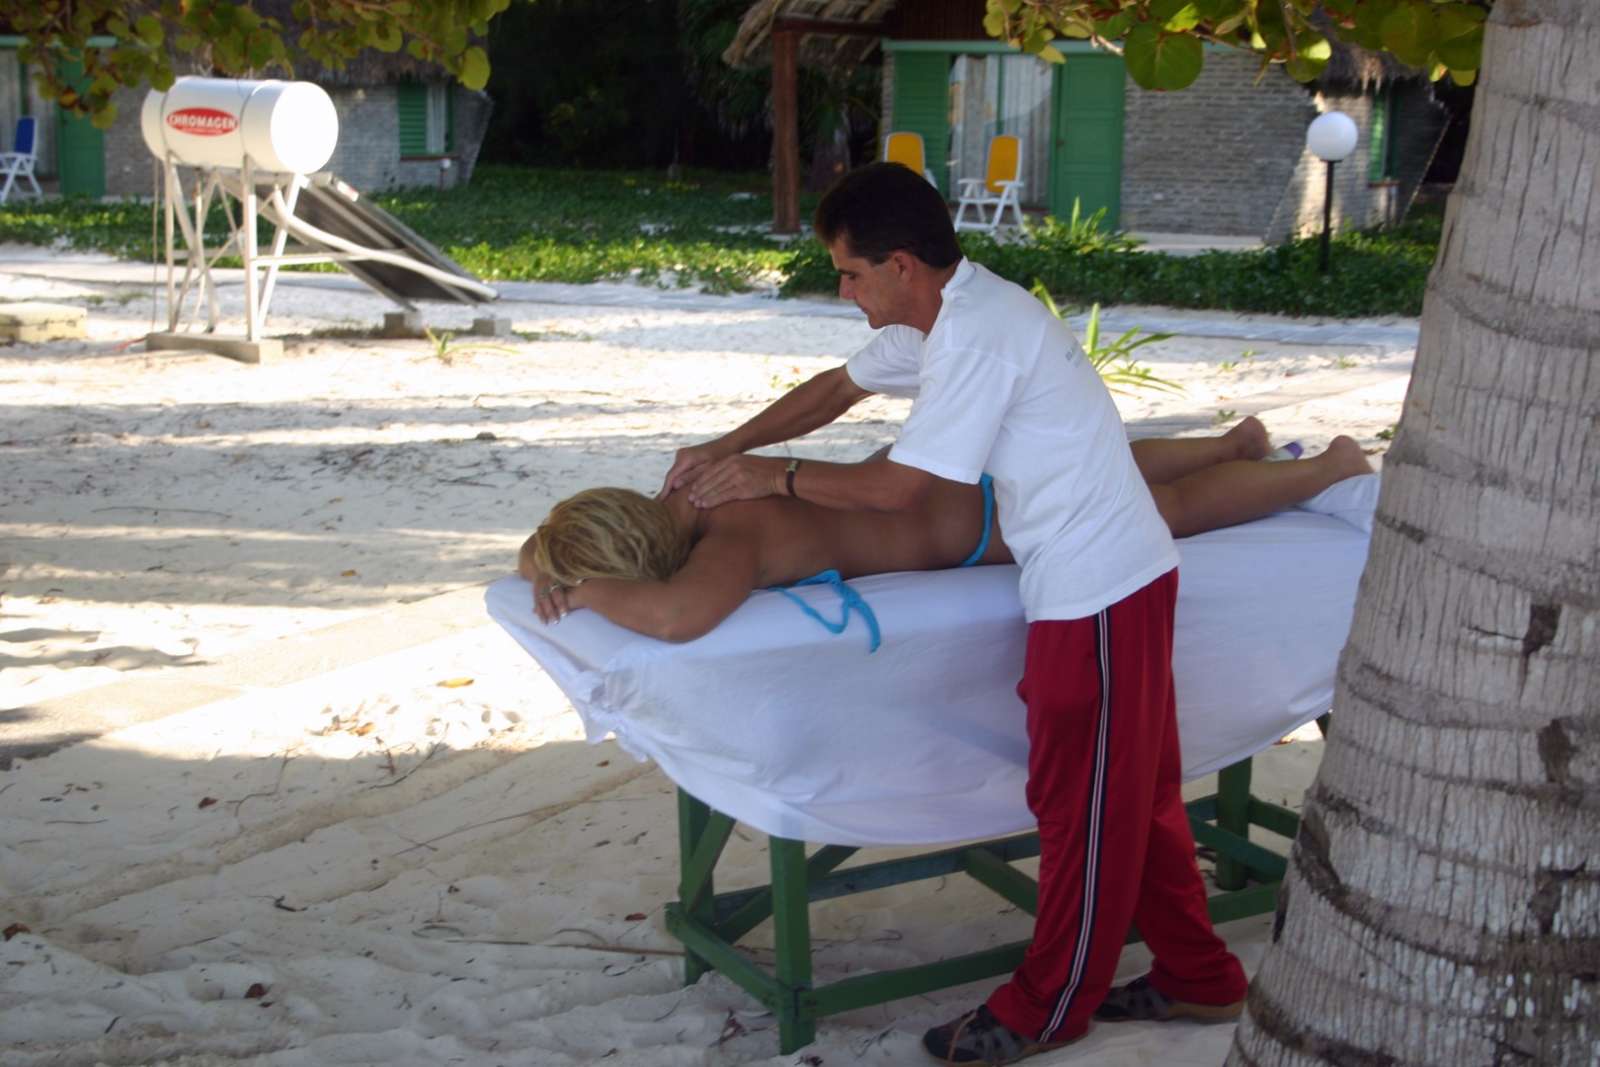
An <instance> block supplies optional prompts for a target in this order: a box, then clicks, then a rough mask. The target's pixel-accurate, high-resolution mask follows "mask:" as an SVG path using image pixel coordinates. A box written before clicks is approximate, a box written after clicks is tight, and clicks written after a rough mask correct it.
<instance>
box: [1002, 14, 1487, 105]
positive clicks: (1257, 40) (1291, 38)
mask: <svg viewBox="0 0 1600 1067" xmlns="http://www.w3.org/2000/svg"><path fill="white" fill-rule="evenodd" d="M1491 6H1492V0H988V11H987V13H986V14H985V16H984V28H985V29H986V30H988V32H989V33H990V34H991V35H992V36H994V37H1001V38H1004V39H1005V40H1008V41H1010V42H1011V43H1012V44H1014V45H1017V46H1018V47H1019V48H1021V49H1022V50H1023V51H1025V52H1032V53H1034V54H1037V55H1040V56H1042V57H1044V58H1045V59H1049V60H1052V61H1059V60H1060V59H1061V58H1062V55H1061V52H1060V50H1058V49H1057V48H1055V47H1054V45H1052V44H1051V42H1052V41H1054V40H1056V39H1058V38H1063V37H1066V38H1075V39H1078V40H1085V39H1087V40H1093V41H1096V42H1098V43H1101V44H1103V45H1106V46H1108V47H1111V48H1114V49H1119V50H1120V51H1121V52H1122V53H1123V56H1124V58H1125V59H1126V61H1127V65H1128V74H1129V75H1130V76H1131V77H1132V78H1133V80H1134V81H1136V82H1137V83H1138V84H1139V85H1141V86H1143V87H1144V88H1146V89H1182V88H1183V87H1184V86H1186V85H1189V84H1190V83H1191V82H1193V81H1194V80H1195V79H1196V78H1197V77H1199V76H1200V69H1201V67H1202V66H1204V64H1205V42H1207V41H1210V42H1213V43H1216V44H1224V45H1229V46H1232V47H1235V48H1242V49H1248V50H1249V51H1251V52H1254V53H1255V54H1256V55H1258V56H1260V57H1261V63H1262V69H1263V70H1265V69H1266V68H1267V67H1268V66H1270V65H1271V64H1273V63H1281V64H1283V66H1284V69H1285V70H1286V71H1287V72H1288V73H1289V75H1290V76H1292V77H1293V78H1294V79H1295V80H1297V81H1302V82H1309V81H1312V80H1313V79H1315V78H1316V77H1317V76H1318V75H1319V74H1321V73H1322V70H1323V68H1324V67H1326V66H1327V64H1328V60H1329V59H1330V58H1331V57H1332V55H1333V48H1332V44H1331V42H1330V34H1331V35H1332V37H1333V38H1336V39H1338V40H1340V41H1344V42H1346V43H1348V44H1353V45H1359V46H1360V47H1362V48H1366V49H1369V50H1371V51H1374V52H1378V51H1386V52H1389V53H1390V54H1392V55H1393V56H1394V57H1395V58H1396V59H1398V60H1400V61H1401V62H1402V63H1406V64H1409V65H1410V66H1413V67H1417V68H1419V69H1421V70H1425V71H1427V72H1428V75H1429V77H1431V78H1432V79H1433V80H1435V81H1438V80H1439V79H1440V78H1443V77H1445V76H1446V75H1447V74H1448V75H1449V76H1450V78H1451V79H1452V80H1454V81H1455V82H1456V83H1457V84H1460V85H1469V84H1471V82H1472V81H1473V79H1474V78H1475V77H1476V76H1477V71H1478V65H1479V63H1480V62H1481V57H1482V54H1483V23H1484V19H1485V18H1486V17H1487V16H1488V13H1489V8H1490V7H1491Z"/></svg>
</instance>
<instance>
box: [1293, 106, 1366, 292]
mask: <svg viewBox="0 0 1600 1067" xmlns="http://www.w3.org/2000/svg"><path fill="white" fill-rule="evenodd" d="M1357 134H1358V131H1357V130H1356V124H1355V121H1354V120H1352V119H1351V118H1350V116H1349V115H1346V114H1345V113H1344V112H1343V111H1325V112H1323V113H1322V114H1320V115H1318V116H1317V117H1316V118H1314V119H1312V120H1311V125H1310V126H1308V127H1307V128H1306V147H1307V148H1309V149H1311V154H1312V155H1314V156H1316V157H1317V158H1318V159H1320V160H1322V161H1323V162H1324V163H1326V164H1328V184H1327V188H1326V189H1325V190H1324V192H1323V194H1322V258H1321V269H1322V273H1324V274H1326V273H1328V243H1329V239H1330V238H1329V234H1330V233H1331V232H1332V230H1333V167H1334V164H1336V163H1338V162H1339V160H1341V159H1343V158H1345V157H1346V156H1348V155H1349V154H1350V153H1351V152H1354V151H1355V149H1356V137H1357Z"/></svg>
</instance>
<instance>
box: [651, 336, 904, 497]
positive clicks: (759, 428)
mask: <svg viewBox="0 0 1600 1067" xmlns="http://www.w3.org/2000/svg"><path fill="white" fill-rule="evenodd" d="M871 395H872V394H871V393H870V392H869V391H867V390H866V389H863V388H861V387H860V386H859V385H857V384H856V383H855V382H854V381H853V380H852V379H851V377H850V375H849V374H848V373H847V372H846V371H845V369H844V367H843V365H840V366H838V367H834V368H833V369H832V370H825V371H823V372H822V373H821V374H818V375H816V376H814V377H812V378H809V379H807V380H806V381H804V382H801V383H800V384H799V385H797V386H795V387H794V388H793V389H791V390H789V391H788V392H787V393H785V394H783V395H782V396H780V397H779V398H778V399H777V400H774V401H773V402H772V403H771V404H770V405H768V406H767V408H766V409H765V410H763V411H762V412H761V413H760V414H759V415H757V416H756V417H755V418H753V419H751V420H750V421H748V422H746V423H744V424H743V425H741V426H739V427H737V428H735V429H733V430H730V431H729V432H728V433H725V434H723V435H722V436H721V437H718V438H716V439H715V440H712V441H707V442H705V443H704V444H699V445H691V446H690V447H688V448H681V449H679V450H678V453H677V455H676V456H674V457H673V460H672V469H671V470H669V471H667V477H666V479H665V480H664V481H663V482H662V484H661V492H660V493H659V494H658V496H666V495H667V494H668V493H670V492H671V491H672V490H674V489H677V488H680V487H681V486H684V485H690V484H693V483H694V482H695V481H696V478H697V475H698V474H703V473H704V470H703V469H704V468H706V467H707V466H708V465H711V464H714V463H716V462H718V461H719V460H725V459H728V458H732V457H737V456H739V454H740V453H743V452H748V451H750V449H752V448H760V447H761V446H762V445H771V444H776V443H778V442H779V441H789V440H792V439H794V438H796V437H803V436H805V435H806V434H808V433H810V432H811V431H812V430H815V429H816V428H817V427H819V426H826V425H827V424H828V423H830V422H832V421H833V420H834V419H837V418H838V417H839V416H840V415H843V414H844V413H845V412H846V411H849V410H850V409H851V408H852V407H853V406H855V404H856V403H857V402H858V401H860V400H861V399H862V398H863V397H867V396H871ZM783 462H784V461H783V460H779V461H778V463H779V464H780V466H781V465H782V463H783ZM756 495H759V496H765V495H766V494H765V493H759V494H756ZM729 499H749V498H744V497H730V498H729Z"/></svg>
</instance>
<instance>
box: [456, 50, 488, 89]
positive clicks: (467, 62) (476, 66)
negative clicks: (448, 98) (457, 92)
mask: <svg viewBox="0 0 1600 1067" xmlns="http://www.w3.org/2000/svg"><path fill="white" fill-rule="evenodd" d="M461 84H462V85H465V86H466V87H467V88H468V89H482V88H483V87H484V86H485V85H487V84H489V57H488V56H487V55H486V54H485V53H484V51H483V49H481V48H479V47H478V46H477V45H473V46H472V47H471V48H469V49H467V50H466V52H464V53H462V56H461Z"/></svg>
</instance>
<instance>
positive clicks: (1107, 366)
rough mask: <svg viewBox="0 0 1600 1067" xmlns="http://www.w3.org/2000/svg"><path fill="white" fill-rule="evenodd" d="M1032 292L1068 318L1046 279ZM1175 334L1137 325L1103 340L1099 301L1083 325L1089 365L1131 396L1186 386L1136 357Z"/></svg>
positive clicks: (1117, 390)
mask: <svg viewBox="0 0 1600 1067" xmlns="http://www.w3.org/2000/svg"><path fill="white" fill-rule="evenodd" d="M1029 292H1031V293H1032V294H1033V295H1034V296H1035V297H1037V298H1038V299H1039V302H1040V303H1042V304H1043V305H1044V306H1045V310H1046V311H1048V312H1050V314H1052V315H1054V316H1055V317H1056V318H1058V319H1065V318H1066V316H1065V315H1063V314H1062V313H1061V308H1060V307H1059V306H1058V305H1057V304H1056V301H1055V298H1054V297H1052V296H1051V295H1050V291H1049V290H1048V289H1046V288H1045V287H1044V284H1043V283H1042V282H1040V281H1038V280H1035V281H1034V283H1033V288H1032V289H1030V290H1029ZM1172 336H1173V335H1172V334H1170V333H1145V331H1144V330H1142V329H1140V328H1139V327H1137V326H1135V327H1133V328H1132V329H1129V330H1124V331H1123V332H1122V333H1121V334H1119V335H1118V336H1117V337H1116V339H1114V340H1111V341H1106V342H1102V341H1101V340H1100V305H1099V304H1096V305H1094V306H1093V307H1091V308H1090V309H1089V321H1088V322H1086V323H1085V324H1084V327H1083V354H1084V355H1086V356H1088V357H1089V365H1090V366H1092V367H1093V368H1094V369H1095V371H1096V372H1097V373H1098V374H1099V375H1100V380H1101V381H1103V382H1105V383H1106V388H1107V389H1109V390H1111V391H1112V392H1113V393H1121V394H1122V395H1124V396H1131V395H1132V394H1133V393H1134V392H1136V391H1137V390H1140V389H1156V390H1160V391H1162V392H1167V393H1181V392H1183V386H1181V385H1179V384H1178V383H1177V382H1169V381H1167V380H1166V379H1165V378H1157V377H1156V376H1155V374H1154V372H1152V371H1151V370H1150V368H1149V367H1147V366H1145V365H1144V364H1143V363H1140V362H1139V361H1138V360H1137V359H1135V358H1134V356H1133V353H1134V352H1135V351H1136V350H1138V349H1140V348H1143V347H1144V346H1145V345H1148V344H1154V343H1155V342H1157V341H1165V340H1167V339H1168V338H1170V337H1172Z"/></svg>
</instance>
